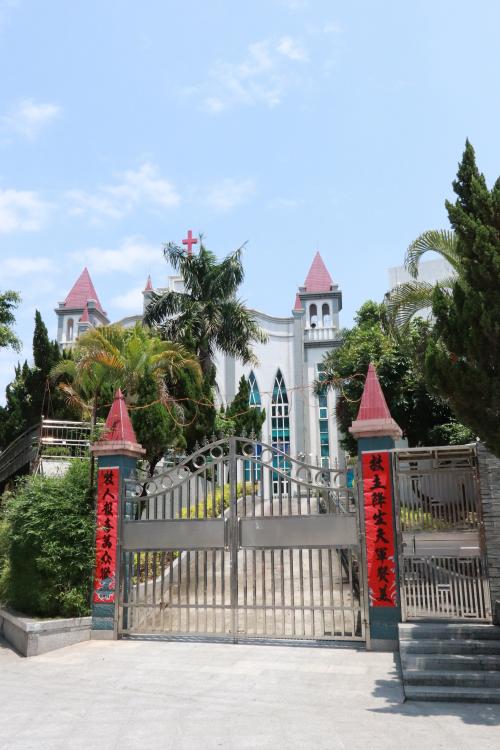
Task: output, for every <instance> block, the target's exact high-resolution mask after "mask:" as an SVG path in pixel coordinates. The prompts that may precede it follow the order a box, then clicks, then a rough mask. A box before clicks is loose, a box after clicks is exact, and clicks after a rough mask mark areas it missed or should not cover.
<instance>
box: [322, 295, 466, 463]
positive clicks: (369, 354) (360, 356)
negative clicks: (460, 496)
mask: <svg viewBox="0 0 500 750" xmlns="http://www.w3.org/2000/svg"><path fill="white" fill-rule="evenodd" d="M384 313H385V311H384V305H383V304H382V305H380V304H377V303H376V302H372V301H369V302H365V304H364V305H363V306H362V307H361V308H360V310H359V311H358V313H357V315H356V317H355V325H354V327H353V328H351V329H350V330H347V331H344V332H343V336H342V344H341V346H340V347H339V348H337V349H333V350H331V351H330V352H328V353H327V354H326V355H325V357H324V359H323V368H324V376H323V378H322V379H321V381H317V382H316V384H315V385H316V392H319V390H320V389H321V388H324V387H327V388H336V389H337V390H338V391H339V396H338V398H337V404H336V414H337V420H338V422H339V427H340V429H341V432H342V433H343V438H342V445H343V447H344V449H346V450H348V451H349V452H350V453H355V452H356V442H355V440H354V438H353V437H352V436H351V435H350V434H349V433H348V428H349V427H350V426H351V423H352V422H353V420H354V419H356V416H357V413H358V410H359V402H360V399H361V395H362V393H363V388H364V382H365V377H366V373H367V371H368V365H369V363H370V362H373V363H374V364H375V366H376V368H377V374H378V377H379V380H380V384H381V386H382V390H383V391H384V395H385V397H386V400H387V404H388V406H389V409H390V411H391V414H392V416H393V418H394V419H395V420H396V422H397V423H398V424H399V426H400V427H401V429H402V430H403V433H404V435H405V436H406V437H407V438H408V441H409V444H410V445H411V446H419V445H436V444H440V443H441V444H442V440H443V439H444V438H445V437H446V435H447V434H448V433H447V432H446V429H445V430H444V431H441V432H440V431H439V430H438V429H437V427H438V426H444V425H456V424H457V422H456V419H455V418H454V416H453V414H452V412H451V411H450V409H449V407H448V406H447V404H446V403H445V401H443V400H442V399H441V398H439V397H438V396H436V395H434V394H433V393H431V392H429V390H428V388H427V387H426V384H425V381H424V379H423V374H422V367H421V365H420V364H419V362H421V358H422V357H423V356H424V353H425V349H426V346H427V338H428V336H429V329H430V326H429V324H428V323H426V322H424V321H422V320H415V321H413V322H412V323H411V324H410V326H409V329H408V333H407V336H406V337H405V340H404V342H401V341H399V340H397V339H395V338H394V337H392V336H391V335H390V334H389V333H387V331H386V330H385V328H384V325H383V321H384ZM450 435H451V431H450ZM456 438H460V442H468V441H470V440H471V439H472V434H471V433H469V432H467V431H463V433H462V434H460V432H459V431H458V430H456Z"/></svg>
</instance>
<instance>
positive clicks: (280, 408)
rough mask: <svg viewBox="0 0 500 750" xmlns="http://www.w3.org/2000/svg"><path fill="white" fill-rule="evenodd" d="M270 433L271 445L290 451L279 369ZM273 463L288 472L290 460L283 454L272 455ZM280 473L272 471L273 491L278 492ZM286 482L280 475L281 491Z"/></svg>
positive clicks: (283, 382)
mask: <svg viewBox="0 0 500 750" xmlns="http://www.w3.org/2000/svg"><path fill="white" fill-rule="evenodd" d="M271 435H272V441H273V447H275V448H279V450H280V451H283V453H290V416H289V403H288V394H287V392H286V385H285V380H284V378H283V374H282V372H281V370H278V372H277V373H276V378H275V379H274V386H273V395H272V400H271ZM273 465H274V466H275V467H276V468H277V469H281V470H282V471H285V472H287V473H288V471H289V469H290V462H289V461H287V460H286V458H284V457H283V456H278V455H276V456H274V459H273ZM279 480H280V475H279V474H278V473H277V472H273V493H274V494H277V493H278V492H279ZM285 485H286V482H285V481H284V479H283V477H281V491H287V490H286V486H285Z"/></svg>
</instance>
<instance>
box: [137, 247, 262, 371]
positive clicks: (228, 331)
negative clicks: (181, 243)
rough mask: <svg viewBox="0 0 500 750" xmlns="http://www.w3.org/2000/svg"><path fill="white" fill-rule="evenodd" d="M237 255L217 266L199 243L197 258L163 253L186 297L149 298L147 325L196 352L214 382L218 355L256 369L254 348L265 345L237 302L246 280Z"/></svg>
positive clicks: (172, 250) (170, 292)
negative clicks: (238, 294) (240, 289)
mask: <svg viewBox="0 0 500 750" xmlns="http://www.w3.org/2000/svg"><path fill="white" fill-rule="evenodd" d="M200 241H201V237H200ZM241 250H242V248H240V249H238V250H236V251H235V252H233V253H231V254H230V255H228V256H227V257H226V258H224V260H222V261H220V262H218V261H217V259H216V257H215V255H214V254H213V253H212V252H210V251H209V250H207V249H206V247H205V246H204V245H203V243H202V242H200V251H199V253H198V255H196V256H189V255H187V254H186V253H185V251H184V250H183V249H182V248H180V247H178V246H177V245H175V244H174V243H169V244H167V245H165V246H164V248H163V253H164V255H165V259H166V260H167V261H168V262H169V263H170V265H171V266H172V267H173V269H174V270H175V271H178V272H179V273H180V274H181V276H182V279H183V281H184V291H183V292H176V291H174V290H171V289H168V290H166V291H163V292H161V293H159V294H153V295H152V299H151V302H150V304H149V306H148V308H147V310H146V314H145V316H144V317H145V322H146V323H147V324H148V325H154V326H157V327H158V328H159V330H160V331H161V334H162V337H163V338H165V339H169V340H171V341H178V342H180V343H182V344H184V345H185V346H186V347H187V348H188V349H192V350H193V351H195V352H196V354H197V355H198V358H199V360H200V364H201V368H202V371H203V374H204V375H205V376H211V377H213V376H214V355H215V352H216V350H219V351H221V352H223V353H224V354H228V355H231V356H233V357H236V358H237V359H240V360H242V361H243V362H244V363H245V364H247V363H252V364H256V357H255V355H254V353H253V351H252V344H254V343H256V342H261V343H264V342H265V341H266V340H267V337H266V335H265V333H264V332H263V331H262V330H261V328H260V327H259V325H258V323H257V321H256V319H255V317H254V316H253V315H252V313H251V312H250V310H249V309H248V308H247V307H246V306H245V304H244V303H243V302H242V301H241V300H239V299H237V297H236V293H237V291H238V287H239V286H240V284H241V282H242V281H243V277H244V272H243V265H242V262H241Z"/></svg>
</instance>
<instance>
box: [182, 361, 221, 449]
mask: <svg viewBox="0 0 500 750" xmlns="http://www.w3.org/2000/svg"><path fill="white" fill-rule="evenodd" d="M171 394H172V397H173V398H174V399H175V401H176V403H177V404H178V405H179V406H181V407H182V410H183V416H182V419H180V420H178V421H180V422H181V424H182V433H183V436H184V439H185V441H186V452H187V453H191V452H192V451H193V449H194V447H195V445H196V443H202V442H203V440H205V438H207V439H210V437H211V435H213V433H214V432H217V431H218V430H217V428H216V424H215V419H216V409H215V406H214V385H213V378H212V377H206V378H202V380H201V382H200V381H198V380H197V379H196V378H193V377H192V375H191V374H190V372H189V370H187V369H181V370H180V371H179V373H178V375H177V378H176V382H175V383H173V384H172V386H171Z"/></svg>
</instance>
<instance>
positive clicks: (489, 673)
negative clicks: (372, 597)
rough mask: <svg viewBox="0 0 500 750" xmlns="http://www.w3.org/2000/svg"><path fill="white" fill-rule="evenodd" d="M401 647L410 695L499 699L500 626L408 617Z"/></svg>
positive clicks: (412, 697) (409, 697)
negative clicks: (412, 620)
mask: <svg viewBox="0 0 500 750" xmlns="http://www.w3.org/2000/svg"><path fill="white" fill-rule="evenodd" d="M399 652H400V657H401V666H402V669H403V687H404V692H405V695H406V698H407V700H419V701H467V702H469V701H472V702H481V703H500V627H496V626H494V625H476V624H474V623H411V624H409V623H404V624H401V625H399Z"/></svg>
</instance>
